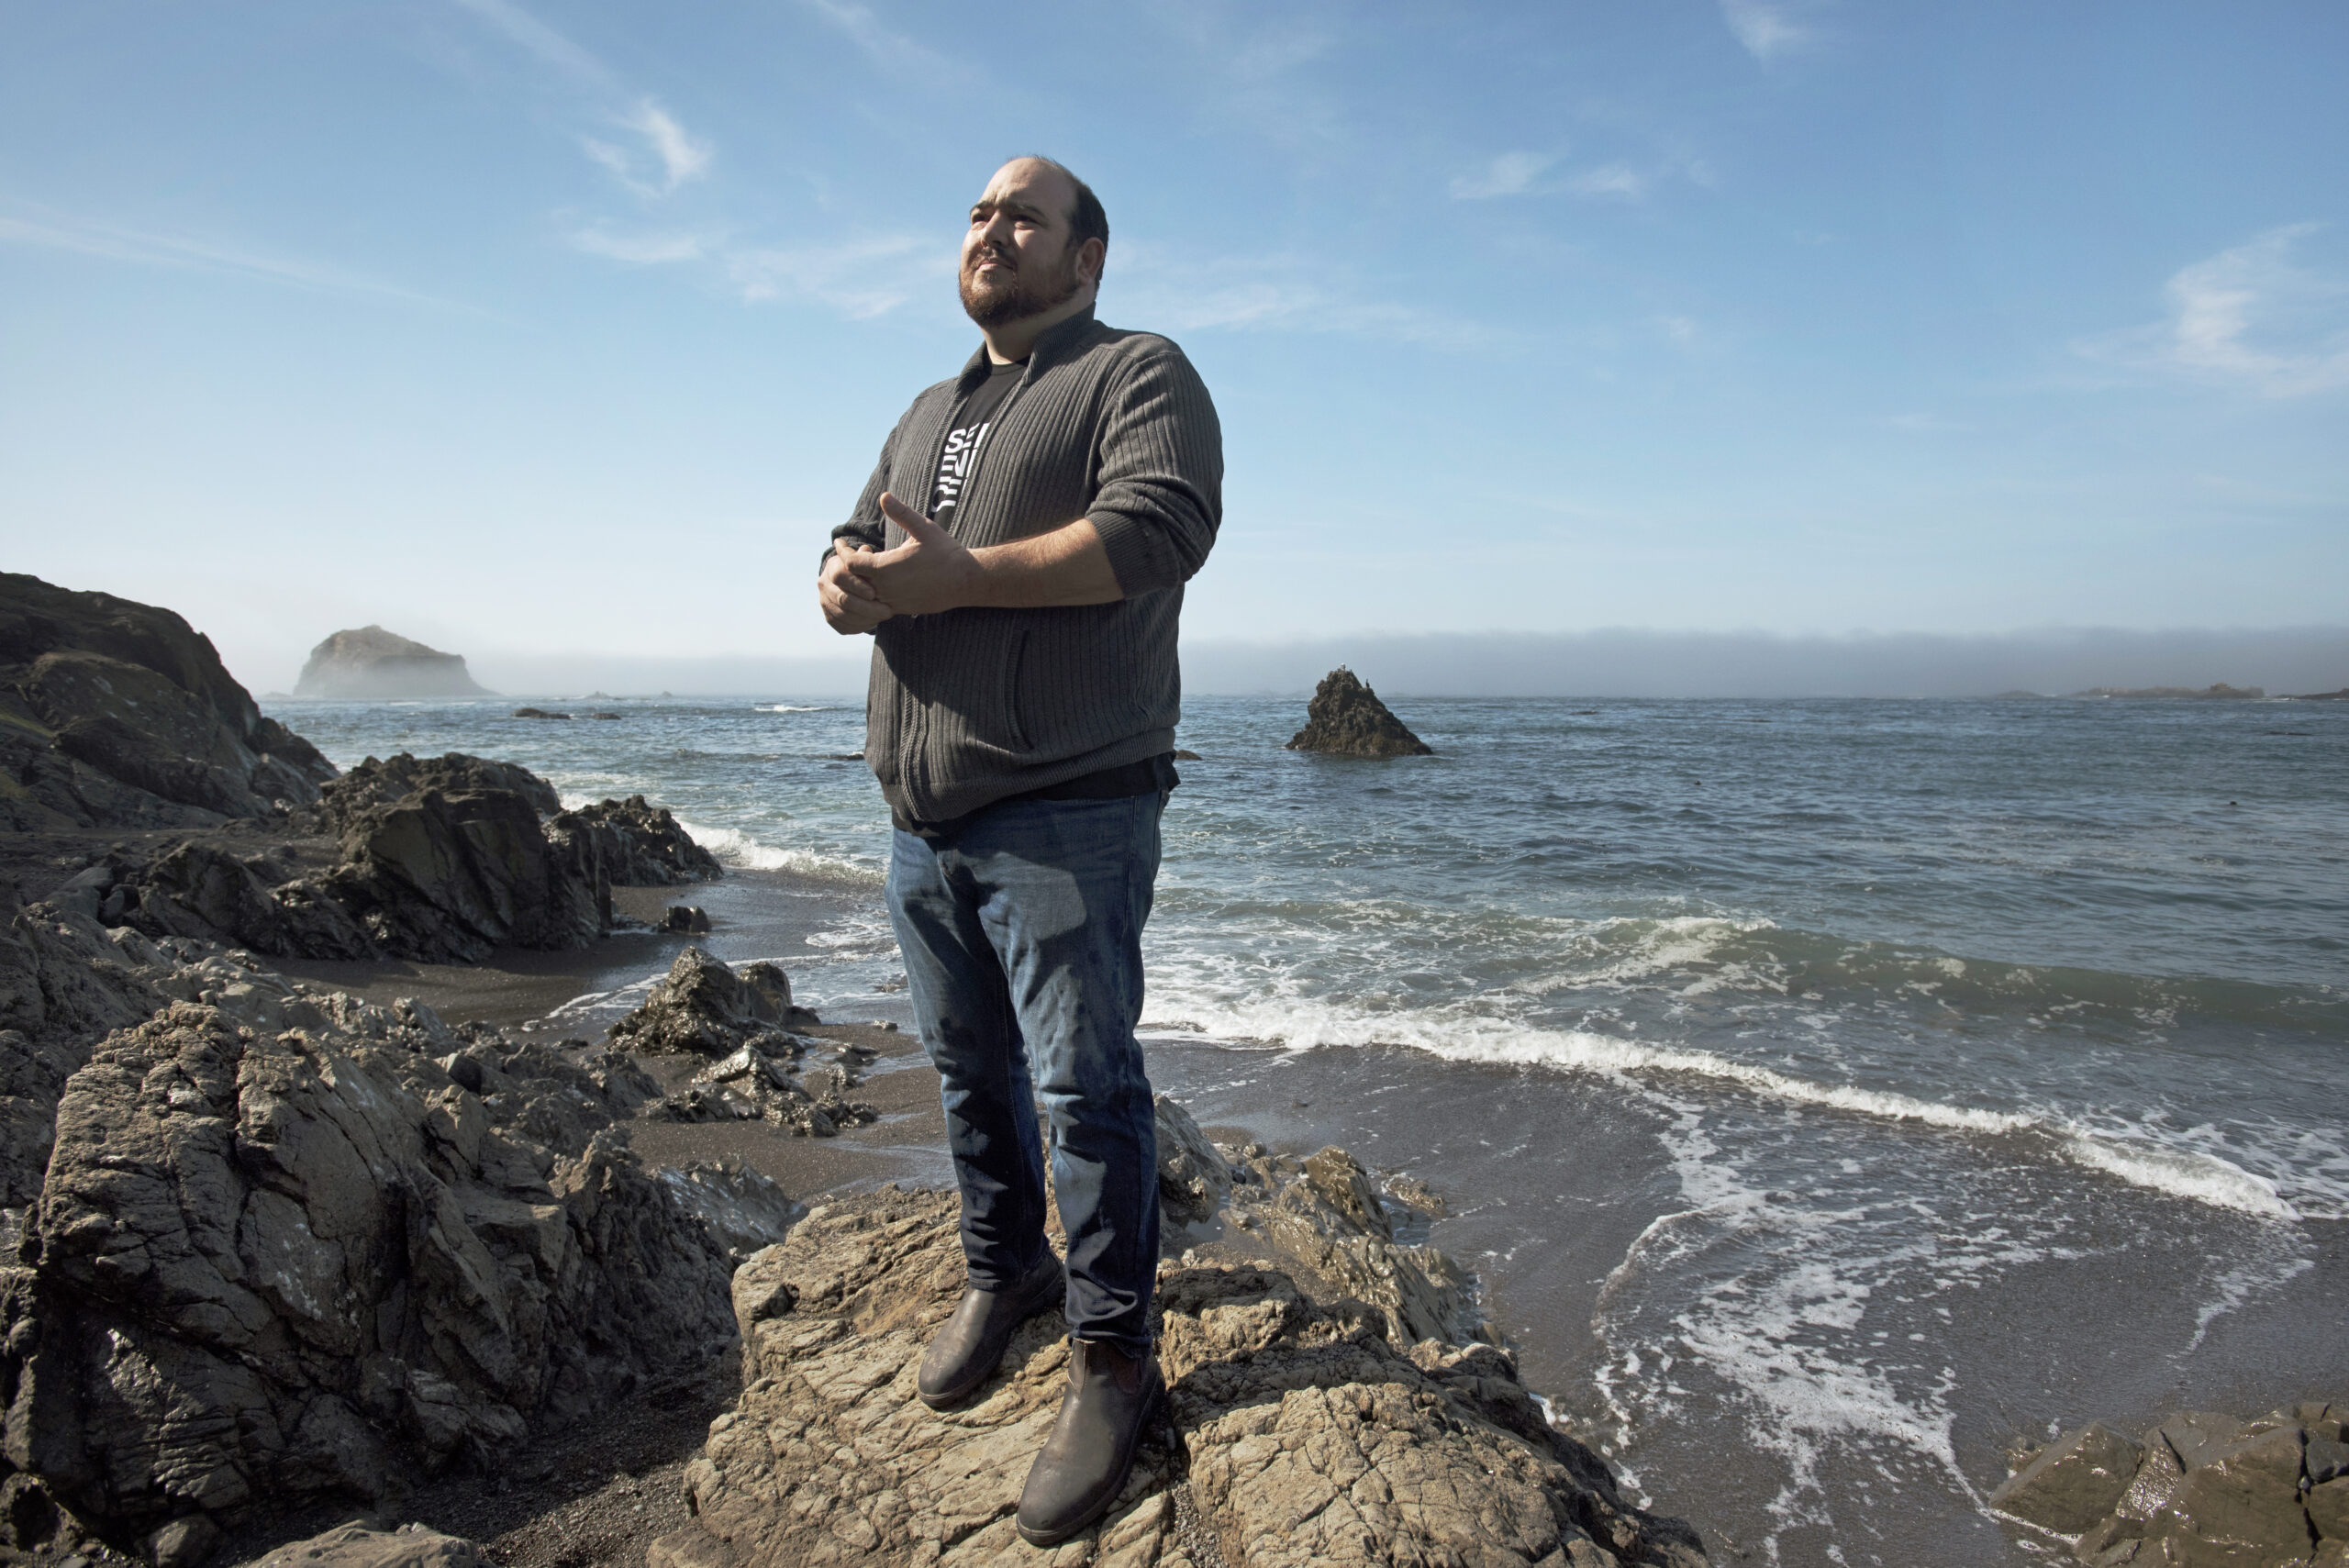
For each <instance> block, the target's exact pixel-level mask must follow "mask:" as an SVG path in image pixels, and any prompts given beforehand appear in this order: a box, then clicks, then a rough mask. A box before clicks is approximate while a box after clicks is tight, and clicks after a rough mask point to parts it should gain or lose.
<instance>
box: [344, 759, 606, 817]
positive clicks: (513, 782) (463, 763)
mask: <svg viewBox="0 0 2349 1568" xmlns="http://www.w3.org/2000/svg"><path fill="white" fill-rule="evenodd" d="M492 789H497V790H506V791H508V792H510V793H512V794H515V795H520V796H521V797H522V798H523V799H524V800H525V801H527V802H529V806H530V809H531V810H532V811H534V812H536V813H538V814H539V815H540V817H552V816H553V815H554V814H555V813H556V812H558V811H561V810H562V798H561V797H560V796H558V795H556V794H555V792H554V785H552V784H549V783H547V781H546V780H544V779H542V778H540V777H539V775H538V774H536V773H532V772H531V771H530V770H529V769H528V768H526V767H523V766H522V765H521V764H519V763H518V762H491V761H490V760H489V759H488V758H486V757H469V756H467V755H466V754H465V753H464V752H462V751H451V752H448V753H447V754H445V755H443V756H439V757H418V756H415V755H412V754H410V753H409V752H406V751H402V752H401V753H400V754H399V755H398V756H396V757H394V758H392V759H391V760H390V761H389V762H384V761H381V760H379V759H377V758H374V757H370V758H368V759H367V760H366V761H365V762H362V763H360V764H359V765H358V766H357V767H355V768H352V769H351V771H350V772H349V773H345V774H343V775H342V777H340V778H339V779H336V780H335V781H334V782H332V783H331V784H325V785H323V786H321V787H320V789H319V791H318V820H319V821H320V822H321V823H322V824H323V825H324V827H325V828H326V830H327V831H328V832H329V833H332V834H334V835H335V836H336V837H338V838H340V837H341V836H342V835H343V834H345V833H347V832H349V831H350V830H351V828H352V826H353V825H354V824H356V823H357V821H358V820H359V817H360V816H361V814H362V813H363V812H365V811H366V810H367V808H368V807H369V806H390V805H393V804H394V803H395V802H398V801H402V800H405V799H406V798H407V797H408V796H409V795H422V794H424V793H425V792H426V791H428V790H438V791H439V792H440V793H441V794H443V795H471V794H475V793H478V792H479V791H482V790H492ZM637 798H638V799H642V798H643V797H642V796H641V795H640V796H638V797H637Z"/></svg>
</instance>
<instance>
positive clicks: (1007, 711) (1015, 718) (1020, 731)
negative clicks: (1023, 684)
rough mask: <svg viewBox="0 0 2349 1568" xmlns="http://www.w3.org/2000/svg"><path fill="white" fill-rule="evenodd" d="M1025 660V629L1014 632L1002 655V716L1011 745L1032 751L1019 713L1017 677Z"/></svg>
mask: <svg viewBox="0 0 2349 1568" xmlns="http://www.w3.org/2000/svg"><path fill="white" fill-rule="evenodd" d="M1027 662H1028V634H1027V632H1025V631H1017V632H1014V633H1013V634H1012V637H1011V647H1010V649H1009V650H1008V651H1007V652H1006V653H1005V655H1004V668H1003V712H1004V718H1005V720H1006V722H1007V724H1008V728H1010V731H1011V743H1012V745H1013V746H1015V747H1016V748H1018V749H1019V750H1020V751H1034V750H1035V747H1034V746H1032V745H1031V744H1030V743H1029V740H1028V726H1027V725H1026V724H1025V723H1024V722H1023V721H1022V720H1021V718H1020V713H1019V709H1020V701H1019V694H1020V681H1019V677H1020V674H1021V667H1022V666H1023V665H1025V664H1026V663H1027Z"/></svg>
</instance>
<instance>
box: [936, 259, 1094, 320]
mask: <svg viewBox="0 0 2349 1568" xmlns="http://www.w3.org/2000/svg"><path fill="white" fill-rule="evenodd" d="M985 254H987V255H991V256H993V257H994V258H995V259H996V260H998V261H1002V262H1003V263H1004V264H1005V265H1006V266H1007V267H1008V269H1009V272H1010V275H1009V276H1008V277H1007V276H1005V275H1004V274H1003V273H1002V272H996V273H995V274H993V275H992V276H983V275H981V274H980V273H979V272H977V271H976V263H977V262H978V261H979V260H980V256H978V255H974V256H972V257H971V258H970V260H969V261H964V262H963V275H962V280H961V292H962V295H963V314H965V315H967V316H968V317H970V318H971V319H972V320H973V321H974V322H976V323H978V325H979V326H980V327H982V328H986V327H1004V326H1008V325H1009V324H1010V323H1012V322H1014V321H1024V320H1026V319H1027V318H1028V317H1031V316H1041V315H1042V314H1043V313H1044V312H1045V311H1047V310H1050V309H1052V307H1053V306H1057V305H1064V304H1066V303H1067V302H1068V301H1069V300H1070V299H1071V298H1072V297H1074V295H1075V294H1076V290H1077V277H1076V247H1075V246H1074V245H1068V246H1063V248H1062V250H1061V257H1060V260H1059V261H1058V262H1056V263H1053V264H1052V265H1049V266H1041V265H1039V264H1038V263H1036V262H1033V261H1030V262H1028V263H1026V264H1025V265H1023V264H1021V263H1020V261H1019V259H1018V258H1016V257H1010V256H1004V255H1002V254H1001V253H1000V252H985Z"/></svg>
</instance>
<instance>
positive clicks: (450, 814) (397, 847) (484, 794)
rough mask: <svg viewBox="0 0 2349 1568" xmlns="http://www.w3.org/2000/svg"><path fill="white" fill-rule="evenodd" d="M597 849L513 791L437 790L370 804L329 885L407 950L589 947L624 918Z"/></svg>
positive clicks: (354, 912) (472, 958)
mask: <svg viewBox="0 0 2349 1568" xmlns="http://www.w3.org/2000/svg"><path fill="white" fill-rule="evenodd" d="M595 849H596V846H595V845H594V844H593V843H592V842H590V843H586V844H579V843H573V842H569V841H566V842H563V843H560V844H558V843H556V842H555V841H553V840H551V839H550V838H549V837H548V835H547V834H546V832H545V831H544V830H543V829H542V828H540V825H539V817H538V813H537V812H536V811H535V810H533V809H532V808H531V806H530V803H529V800H528V799H526V798H525V797H524V796H522V795H517V794H516V793H514V792H513V791H511V790H503V789H483V790H467V791H463V792H461V793H458V794H454V795H443V794H441V793H440V791H438V790H426V791H424V792H423V793H422V794H419V795H408V796H406V798H404V799H401V800H397V801H395V802H393V803H391V804H390V805H387V806H369V807H367V808H366V809H365V810H364V811H362V812H361V813H359V814H358V816H357V817H356V818H355V819H354V820H353V821H352V823H351V827H350V828H348V829H347V830H345V832H344V833H343V836H342V863H341V864H340V866H338V867H336V868H335V870H334V871H333V872H332V873H330V874H329V875H328V876H327V877H326V878H324V879H322V882H321V884H320V886H319V891H320V892H321V893H322V894H323V895H326V896H328V897H330V898H332V899H333V900H334V901H335V902H337V903H339V904H340V905H341V906H343V907H344V908H346V909H348V910H349V911H350V912H351V916H352V917H354V918H355V919H356V920H357V921H358V923H359V924H360V925H361V926H362V927H363V928H364V929H366V931H367V933H368V935H369V936H370V937H371V938H373V940H374V942H375V943H376V945H377V946H378V947H379V948H380V949H381V950H382V951H385V952H388V953H395V954H397V955H398V956H400V957H402V958H412V959H421V960H424V961H426V962H441V963H472V962H479V961H480V960H482V959H484V958H486V957H487V956H489V953H490V951H491V950H492V949H494V948H498V947H520V948H537V949H540V950H545V951H561V950H563V949H568V948H584V947H587V946H589V945H591V944H592V943H594V942H595V941H596V940H597V939H598V938H600V937H602V936H603V935H604V934H605V933H607V931H609V930H610V929H612V909H611V882H610V879H609V878H608V877H607V875H606V874H605V873H604V870H603V866H602V864H601V862H600V861H598V860H596V859H595V858H594V854H593V851H595ZM581 851H588V852H586V853H582V852H581ZM262 951H270V950H267V949H263V950H262Z"/></svg>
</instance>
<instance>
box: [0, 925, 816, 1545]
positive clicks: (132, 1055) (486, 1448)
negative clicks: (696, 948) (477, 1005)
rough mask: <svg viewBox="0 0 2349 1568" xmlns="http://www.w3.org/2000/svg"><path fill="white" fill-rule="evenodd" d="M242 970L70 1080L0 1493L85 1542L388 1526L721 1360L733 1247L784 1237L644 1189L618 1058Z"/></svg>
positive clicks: (23, 1323)
mask: <svg viewBox="0 0 2349 1568" xmlns="http://www.w3.org/2000/svg"><path fill="white" fill-rule="evenodd" d="M211 962H215V963H216V964H217V963H219V962H221V961H218V960H214V961H211ZM230 972H231V973H237V974H238V975H239V978H237V979H235V980H225V979H219V978H217V977H216V978H215V980H214V981H213V982H212V983H210V984H206V985H205V988H204V992H203V994H204V995H206V997H207V998H208V1000H206V1001H203V1002H182V1003H176V1004H174V1005H173V1006H170V1007H169V1008H167V1009H166V1010H164V1011H163V1012H161V1013H160V1014H158V1015H157V1016H156V1017H154V1018H151V1019H150V1020H148V1021H146V1022H144V1023H141V1024H139V1025H137V1026H135V1027H133V1028H130V1029H123V1030H121V1031H119V1032H117V1033H116V1034H114V1035H113V1036H111V1037H109V1038H108V1039H107V1040H106V1041H105V1042H104V1043H103V1044H102V1045H101V1046H100V1047H99V1048H98V1050H97V1051H95V1053H94V1054H93V1056H92V1058H91V1060H90V1062H89V1063H88V1064H87V1065H86V1066H84V1067H83V1069H82V1070H81V1071H80V1072H78V1073H75V1074H74V1075H73V1077H72V1080H71V1081H70V1082H69V1083H68V1084H67V1086H66V1090H65V1093H64V1095H63V1098H62V1101H61V1105H60V1107H59V1111H58V1118H57V1139H56V1148H55V1151H54V1154H53V1156H52V1159H51V1162H50V1172H49V1179H48V1183H47V1185H46V1187H45V1189H44V1190H43V1192H42V1194H41V1196H40V1199H39V1204H38V1205H37V1206H36V1207H35V1208H34V1209H33V1210H32V1211H31V1213H30V1214H29V1215H28V1218H27V1221H26V1234H25V1240H24V1243H23V1247H22V1249H21V1251H22V1256H23V1257H24V1258H25V1260H27V1262H26V1263H25V1264H24V1265H23V1266H19V1267H17V1268H16V1269H13V1270H9V1271H6V1273H5V1275H0V1304H5V1309H6V1317H7V1332H6V1361H5V1373H6V1376H5V1389H0V1392H5V1395H6V1398H7V1401H8V1414H7V1422H6V1463H7V1466H8V1467H9V1468H10V1469H12V1470H14V1471H16V1472H19V1473H22V1474H23V1475H24V1476H27V1477H30V1478H32V1479H33V1480H34V1481H36V1482H37V1483H38V1485H39V1487H40V1488H41V1489H42V1491H43V1493H44V1494H45V1496H48V1497H50V1498H53V1499H54V1500H55V1501H56V1502H57V1503H58V1504H61V1505H62V1506H63V1507H65V1508H66V1509H67V1510H68V1511H69V1512H70V1513H72V1515H75V1516H78V1517H79V1518H80V1519H81V1520H82V1521H83V1524H84V1525H85V1526H86V1527H88V1528H90V1529H95V1531H97V1532H98V1533H100V1534H102V1535H103V1536H105V1537H106V1539H107V1540H112V1541H114V1542H115V1543H116V1544H117V1545H134V1544H136V1543H138V1542H140V1541H143V1540H153V1539H156V1537H157V1532H158V1531H159V1530H163V1529H171V1528H172V1527H173V1525H175V1524H177V1523H180V1522H182V1521H188V1520H201V1521H205V1522H206V1524H207V1525H209V1524H210V1523H216V1522H217V1523H218V1524H222V1525H232V1524H234V1523H235V1522H236V1521H237V1519H238V1518H239V1517H240V1516H241V1515H242V1514H243V1513H244V1512H245V1511H246V1510H248V1509H249V1508H250V1507H252V1506H253V1505H255V1504H257V1503H260V1502H262V1501H263V1500H267V1501H269V1502H270V1503H272V1504H279V1503H283V1502H285V1501H287V1500H288V1499H295V1498H299V1497H301V1496H309V1495H319V1494H334V1495H340V1496H351V1497H355V1498H360V1499H373V1498H376V1497H379V1496H384V1494H385V1493H386V1492H388V1491H391V1490H393V1489H395V1487H396V1486H398V1485H402V1484H403V1483H404V1482H405V1481H406V1479H407V1478H412V1477H414V1476H417V1475H423V1474H429V1473H433V1472H435V1471H437V1470H439V1469H440V1468H442V1467H444V1466H446V1465H448V1464H449V1463H451V1462H454V1461H456V1460H459V1459H461V1458H463V1457H466V1456H473V1457H475V1458H481V1457H485V1456H487V1455H490V1454H494V1453H495V1452H496V1451H499V1449H500V1448H501V1447H502V1446H504V1445H506V1444H508V1443H510V1442H512V1441H514V1440H518V1439H519V1438H521V1437H523V1436H524V1435H525V1434H526V1433H528V1432H529V1431H530V1430H531V1429H534V1428H536V1427H539V1426H540V1425H542V1424H547V1423H555V1422H565V1421H576V1420H579V1419H583V1418H587V1417H590V1416H592V1415H594V1414H595V1413H596V1412H597V1411H598V1410H599V1409H601V1408H603V1407H604V1406H605V1404H606V1403H607V1401H608V1400H610V1399H611V1398H613V1397H616V1396H619V1395H621V1394H624V1393H625V1392H627V1391H628V1390H629V1389H630V1388H632V1387H634V1386H636V1385H638V1384H639V1383H640V1382H641V1381H642V1380H644V1379H645V1378H647V1377H649V1376H653V1375H657V1374H662V1373H666V1372H668V1371H670V1370H673V1369H674V1368H675V1367H677V1366H679V1365H681V1364H682V1363H684V1362H688V1361H694V1360H698V1359H706V1358H708V1357H710V1356H713V1355H716V1354H718V1352H719V1351H721V1350H722V1349H723V1348H724V1346H725V1345H726V1343H727V1342H728V1341H729V1340H730V1338H731V1334H732V1323H731V1318H730V1314H729V1303H728V1293H727V1284H728V1278H729V1274H730V1273H731V1272H732V1266H733V1263H732V1259H731V1258H730V1257H729V1243H730V1244H732V1245H734V1246H743V1245H746V1244H747V1242H748V1241H749V1240H754V1239H755V1232H756V1229H757V1226H758V1224H759V1222H760V1217H761V1216H762V1215H764V1216H765V1217H766V1218H767V1221H768V1223H769V1224H770V1225H771V1226H772V1225H778V1224H780V1223H787V1220H788V1218H789V1216H790V1214H791V1212H793V1211H792V1210H791V1208H790V1206H789V1205H788V1204H787V1203H785V1202H784V1201H783V1200H782V1199H781V1197H780V1195H778V1194H774V1193H773V1192H772V1190H771V1184H764V1182H763V1178H757V1177H755V1175H754V1174H753V1173H745V1172H742V1171H740V1170H736V1171H731V1172H727V1173H720V1174H719V1176H718V1177H717V1178H715V1179H712V1180H710V1181H708V1182H707V1183H706V1185H707V1189H708V1192H709V1193H710V1194H712V1195H715V1199H716V1203H715V1207H717V1208H720V1209H724V1210H726V1211H728V1212H729V1215H730V1216H731V1220H730V1223H731V1224H732V1226H733V1229H735V1231H736V1234H734V1235H733V1236H731V1237H727V1238H721V1237H720V1236H719V1235H718V1234H717V1233H715V1231H714V1229H713V1227H712V1226H711V1225H710V1224H709V1223H707V1222H706V1220H705V1218H703V1217H702V1215H703V1213H704V1212H707V1211H709V1210H710V1209H711V1208H712V1207H713V1205H712V1203H709V1202H701V1203H696V1202H695V1201H691V1200H690V1198H689V1196H688V1195H685V1194H683V1193H681V1190H680V1187H679V1184H678V1183H677V1182H674V1181H669V1180H663V1179H662V1178H660V1177H656V1176H654V1175H653V1174H651V1173H648V1172H647V1171H645V1170H644V1169H643V1168H642V1166H641V1165H640V1163H639V1162H638V1161H637V1160H636V1158H635V1156H634V1155H633V1154H632V1153H630V1152H629V1150H628V1148H627V1147H626V1144H625V1141H624V1132H623V1129H620V1128H618V1127H617V1126H615V1123H617V1122H618V1121H620V1120H621V1119H622V1118H627V1117H629V1116H630V1115H631V1114H633V1113H634V1112H635V1111H636V1110H638V1109H639V1108H640V1107H641V1106H643V1105H644V1104H645V1103H646V1101H648V1100H649V1099H650V1098H651V1096H652V1095H653V1094H654V1090H655V1085H654V1084H652V1083H651V1080H650V1079H648V1078H647V1077H645V1075H644V1074H643V1073H641V1072H640V1070H638V1069H637V1068H636V1067H635V1066H634V1065H633V1064H632V1063H631V1062H629V1061H628V1059H627V1058H625V1057H623V1056H620V1055H618V1053H615V1052H608V1051H599V1050H592V1049H590V1050H569V1051H566V1050H560V1049H551V1048H548V1047H544V1046H540V1045H532V1044H518V1043H516V1042H514V1041H512V1040H507V1039H505V1038H503V1037H499V1036H497V1035H495V1033H493V1032H490V1031H484V1030H480V1029H469V1030H461V1031H452V1030H451V1029H448V1028H446V1027H445V1026H444V1025H442V1024H441V1023H440V1020H439V1019H437V1018H434V1017H432V1015H431V1014H430V1012H429V1009H427V1008H424V1007H421V1006H415V1005H412V1004H405V1005H403V1006H399V1007H396V1008H384V1007H378V1006H370V1005H367V1004H363V1003H359V1002H356V1001H354V1000H353V999H351V998H350V997H347V996H340V995H329V996H313V995H305V994H303V993H301V992H299V991H297V990H296V989H295V988H294V987H292V986H290V985H288V984H286V983H285V982H284V981H283V980H282V979H279V978H278V977H276V976H273V975H270V974H268V973H264V972H262V971H259V970H258V969H243V970H232V971H230ZM687 1179H688V1181H689V1182H690V1181H691V1180H692V1178H691V1177H688V1178H687ZM746 1184H748V1185H749V1186H753V1187H760V1188H763V1189H765V1190H763V1192H759V1193H752V1192H748V1191H746V1190H745V1188H746ZM745 1226H749V1227H750V1228H751V1229H750V1230H749V1231H748V1232H745V1230H744V1229H743V1228H744V1227H745ZM767 1234H768V1235H769V1236H770V1237H772V1235H773V1234H774V1230H773V1229H769V1230H768V1232H767ZM8 1485H16V1483H15V1481H13V1480H12V1481H11V1482H9V1483H8ZM191 1531H193V1536H192V1537H191V1534H190V1532H191ZM202 1538H204V1530H203V1529H195V1527H194V1526H190V1527H188V1528H187V1529H183V1530H182V1531H181V1532H180V1534H179V1535H177V1536H174V1537H173V1539H174V1540H185V1539H202ZM20 1544H29V1543H23V1542H20Z"/></svg>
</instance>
